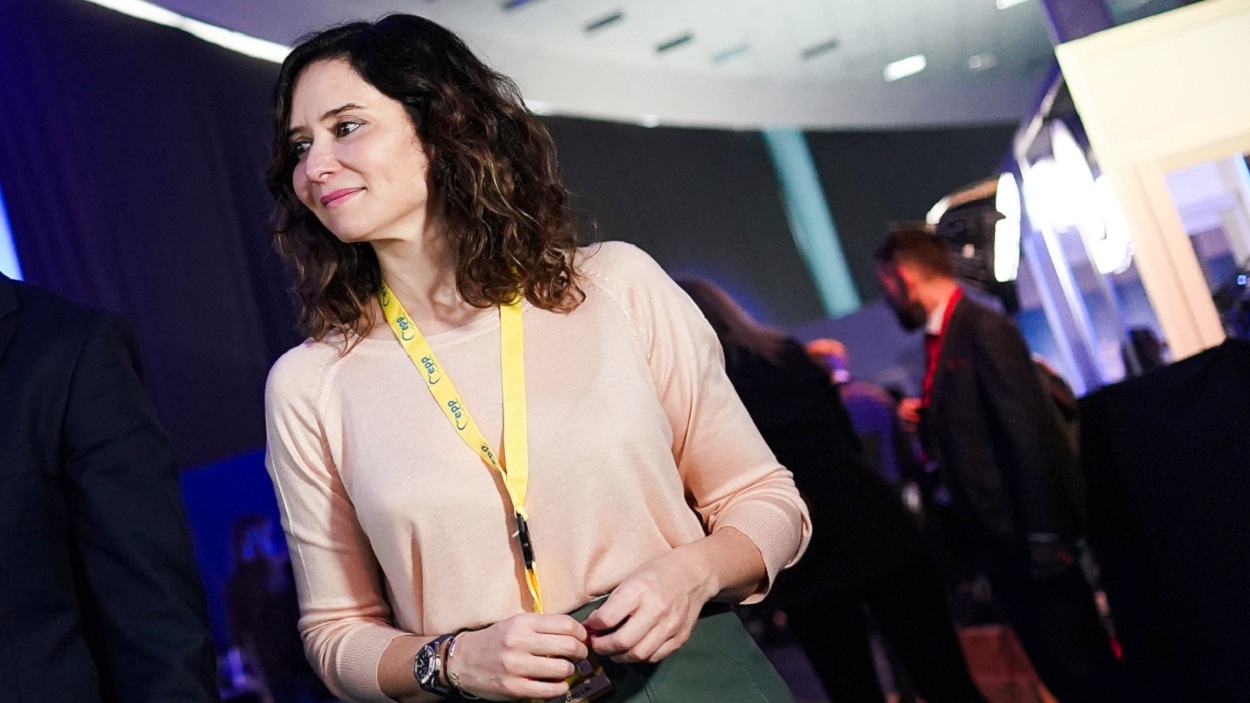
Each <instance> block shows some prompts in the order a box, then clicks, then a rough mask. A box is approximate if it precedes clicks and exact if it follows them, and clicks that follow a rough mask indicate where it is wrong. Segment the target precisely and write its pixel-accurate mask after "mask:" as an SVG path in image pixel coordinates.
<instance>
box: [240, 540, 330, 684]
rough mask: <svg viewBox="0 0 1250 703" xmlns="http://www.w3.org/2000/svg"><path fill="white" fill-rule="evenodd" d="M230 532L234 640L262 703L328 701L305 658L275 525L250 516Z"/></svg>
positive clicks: (291, 579)
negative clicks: (275, 533) (277, 542)
mask: <svg viewBox="0 0 1250 703" xmlns="http://www.w3.org/2000/svg"><path fill="white" fill-rule="evenodd" d="M231 531H232V535H231V537H232V540H231V542H232V543H233V547H234V549H233V554H232V557H233V561H234V563H233V568H232V569H231V571H230V577H229V578H228V579H227V580H226V613H227V615H228V617H229V623H230V640H231V643H232V644H234V646H236V647H238V649H239V652H240V654H241V655H242V658H243V662H244V665H245V666H246V668H247V671H248V672H249V673H250V674H251V675H252V682H253V686H254V688H255V689H256V691H257V692H258V694H259V696H260V700H261V703H321V702H322V701H326V700H329V699H330V693H329V691H326V690H325V688H324V687H323V686H322V685H321V682H320V681H319V680H318V679H317V676H316V674H314V673H313V670H312V667H310V666H309V665H308V660H307V659H306V658H305V657H304V649H303V646H302V645H301V643H300V636H299V627H298V622H299V603H298V601H297V600H296V595H295V575H294V574H293V573H292V571H291V562H290V560H289V559H287V557H286V554H285V553H284V552H283V551H282V550H280V549H278V545H277V544H275V543H274V534H273V531H274V526H273V520H271V519H270V518H267V517H263V516H260V515H247V516H244V517H241V518H239V519H238V520H236V521H235V523H234V525H233V526H232V529H231Z"/></svg>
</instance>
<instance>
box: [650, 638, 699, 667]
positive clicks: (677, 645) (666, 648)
mask: <svg viewBox="0 0 1250 703" xmlns="http://www.w3.org/2000/svg"><path fill="white" fill-rule="evenodd" d="M689 639H690V633H688V632H687V633H683V634H682V635H681V636H679V637H670V638H669V639H668V640H665V641H664V643H662V644H661V645H660V646H659V648H658V649H656V650H655V652H654V653H652V654H651V656H649V657H647V662H648V663H650V664H659V663H660V662H662V661H664V660H665V659H667V658H668V657H669V655H671V654H672V653H673V652H676V651H677V650H679V649H681V646H682V645H683V644H685V643H686V642H687V641H688V640H689Z"/></svg>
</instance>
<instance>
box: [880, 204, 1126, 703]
mask: <svg viewBox="0 0 1250 703" xmlns="http://www.w3.org/2000/svg"><path fill="white" fill-rule="evenodd" d="M877 276H878V279H879V280H880V282H881V285H882V288H883V289H884V290H885V293H886V299H887V301H888V302H889V304H890V306H891V307H892V308H893V309H894V312H895V314H896V316H897V317H898V321H899V324H901V325H902V326H903V328H904V329H907V330H909V331H913V330H917V329H921V328H924V330H925V355H926V365H925V375H924V384H923V393H922V397H921V398H920V399H919V411H918V416H919V417H918V419H919V422H920V436H921V438H922V442H923V445H924V447H925V451H926V453H927V454H928V457H929V458H930V459H931V460H934V461H936V462H937V464H938V466H939V470H940V471H941V472H942V474H943V478H944V480H945V482H946V484H947V485H948V487H949V488H950V490H951V493H952V496H953V502H954V506H955V508H956V511H957V512H958V514H959V516H960V518H961V521H962V522H963V523H964V526H965V529H966V531H967V533H968V534H969V536H970V538H971V540H972V542H973V545H972V546H973V550H974V553H975V555H976V558H977V561H978V562H979V563H980V565H981V567H982V568H983V569H984V570H985V571H986V573H987V575H988V576H989V578H990V582H991V583H992V584H993V587H994V593H995V595H996V596H997V598H998V600H999V602H1000V604H1001V605H1002V607H1003V610H1004V611H1005V612H1006V615H1007V617H1008V619H1009V620H1010V622H1011V625H1012V627H1013V628H1014V629H1015V631H1016V634H1017V635H1018V636H1019V638H1020V641H1021V643H1022V644H1023V646H1024V648H1025V651H1026V652H1027V653H1028V655H1029V659H1030V660H1031V661H1032V662H1033V666H1034V668H1035V669H1036V670H1037V672H1038V675H1039V676H1040V677H1041V678H1042V680H1043V682H1045V684H1046V685H1047V687H1049V688H1050V690H1051V691H1052V692H1053V693H1054V694H1055V695H1056V696H1058V698H1059V700H1061V701H1064V702H1065V703H1067V702H1068V701H1114V700H1121V699H1123V698H1125V697H1126V696H1127V694H1126V692H1125V690H1124V688H1123V687H1122V684H1121V677H1120V674H1119V667H1118V663H1117V662H1116V660H1115V657H1114V655H1113V653H1112V650H1111V643H1110V639H1109V638H1108V636H1107V633H1106V632H1105V631H1104V630H1103V628H1102V626H1101V623H1100V621H1099V618H1098V613H1097V611H1096V609H1095V607H1094V601H1093V593H1092V590H1091V588H1090V586H1089V583H1088V582H1087V581H1086V580H1085V577H1084V574H1083V573H1082V571H1081V569H1080V568H1079V567H1078V565H1077V564H1076V561H1077V560H1076V549H1077V547H1076V544H1077V540H1078V539H1079V538H1080V536H1081V532H1082V519H1081V517H1082V515H1081V513H1082V502H1083V501H1082V493H1083V491H1082V490H1081V486H1082V481H1081V476H1080V472H1079V466H1078V460H1077V457H1076V455H1075V454H1074V452H1073V451H1072V447H1071V445H1070V444H1069V443H1068V442H1067V441H1066V440H1065V436H1064V434H1063V431H1062V429H1061V425H1060V421H1059V418H1058V414H1057V411H1056V409H1055V407H1054V405H1053V404H1052V403H1051V401H1050V399H1049V398H1048V397H1047V395H1046V393H1045V391H1044V389H1043V386H1042V383H1041V380H1040V377H1039V375H1038V373H1037V370H1036V367H1035V365H1034V363H1033V361H1032V359H1031V358H1030V356H1029V351H1028V348H1027V347H1026V346H1025V343H1024V339H1023V338H1022V337H1021V335H1020V332H1019V331H1018V330H1017V329H1016V327H1015V325H1013V324H1012V322H1011V321H1010V320H1009V319H1008V318H1006V317H1005V316H1003V315H1001V314H999V313H997V312H995V311H992V310H990V309H989V308H986V307H984V306H982V305H979V304H977V303H975V302H973V301H972V300H970V299H968V297H966V296H965V295H964V292H963V290H962V289H961V288H960V287H959V285H958V284H957V283H956V281H955V277H954V271H953V267H952V264H951V259H950V253H949V251H948V250H947V248H946V245H945V244H944V243H943V242H942V240H941V239H939V238H938V237H937V236H936V235H934V234H933V233H931V232H930V231H928V230H926V229H924V228H923V227H908V228H899V229H896V230H895V231H894V232H893V233H891V234H890V236H889V237H888V238H887V239H886V241H885V243H884V244H883V245H882V246H881V248H880V249H879V250H878V252H877Z"/></svg>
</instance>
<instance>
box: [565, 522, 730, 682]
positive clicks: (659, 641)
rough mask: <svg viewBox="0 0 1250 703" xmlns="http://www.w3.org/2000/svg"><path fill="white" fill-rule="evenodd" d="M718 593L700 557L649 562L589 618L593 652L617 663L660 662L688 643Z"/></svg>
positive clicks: (676, 553) (687, 553) (673, 555)
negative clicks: (701, 617)
mask: <svg viewBox="0 0 1250 703" xmlns="http://www.w3.org/2000/svg"><path fill="white" fill-rule="evenodd" d="M719 590H720V588H719V586H718V585H717V583H716V574H715V573H714V571H713V569H712V568H711V567H710V566H709V565H708V564H707V563H706V561H705V560H704V559H703V558H701V555H700V554H698V553H697V552H695V551H694V550H687V549H685V548H682V547H679V548H677V549H675V550H673V551H671V552H669V553H668V554H665V555H663V556H661V557H658V558H656V559H653V560H651V561H650V562H647V563H646V564H645V565H643V567H642V568H641V569H639V570H638V572H637V573H635V574H634V575H633V576H631V577H629V578H628V579H626V580H625V581H623V582H621V585H619V586H617V587H616V590H614V591H612V595H610V596H608V599H607V600H606V601H604V603H603V605H601V606H599V609H598V610H596V611H595V612H593V613H591V615H590V617H588V618H587V619H586V621H585V622H584V623H583V624H584V625H585V626H586V629H587V630H588V631H589V633H590V646H591V648H592V649H594V651H595V652H597V653H599V654H601V655H603V656H607V657H611V659H612V661H615V662H623V663H624V662H649V663H656V662H659V661H660V660H662V659H664V658H665V657H667V656H668V655H670V654H672V653H673V652H675V651H677V649H678V648H679V647H681V646H682V645H683V644H685V643H686V640H687V639H689V638H690V632H691V630H693V629H694V625H695V621H697V620H698V618H699V612H700V611H701V610H702V609H703V606H704V604H706V603H707V602H708V601H709V600H711V599H712V597H713V596H715V595H716V594H717V593H718V592H719Z"/></svg>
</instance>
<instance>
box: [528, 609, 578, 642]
mask: <svg viewBox="0 0 1250 703" xmlns="http://www.w3.org/2000/svg"><path fill="white" fill-rule="evenodd" d="M531 627H532V628H533V630H534V632H536V633H540V634H546V635H565V636H568V637H572V638H574V639H577V640H580V641H582V642H585V641H586V628H585V627H583V626H582V624H581V623H580V622H578V621H576V620H574V619H573V618H571V617H569V616H568V615H534V616H533V621H532V623H531Z"/></svg>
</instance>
